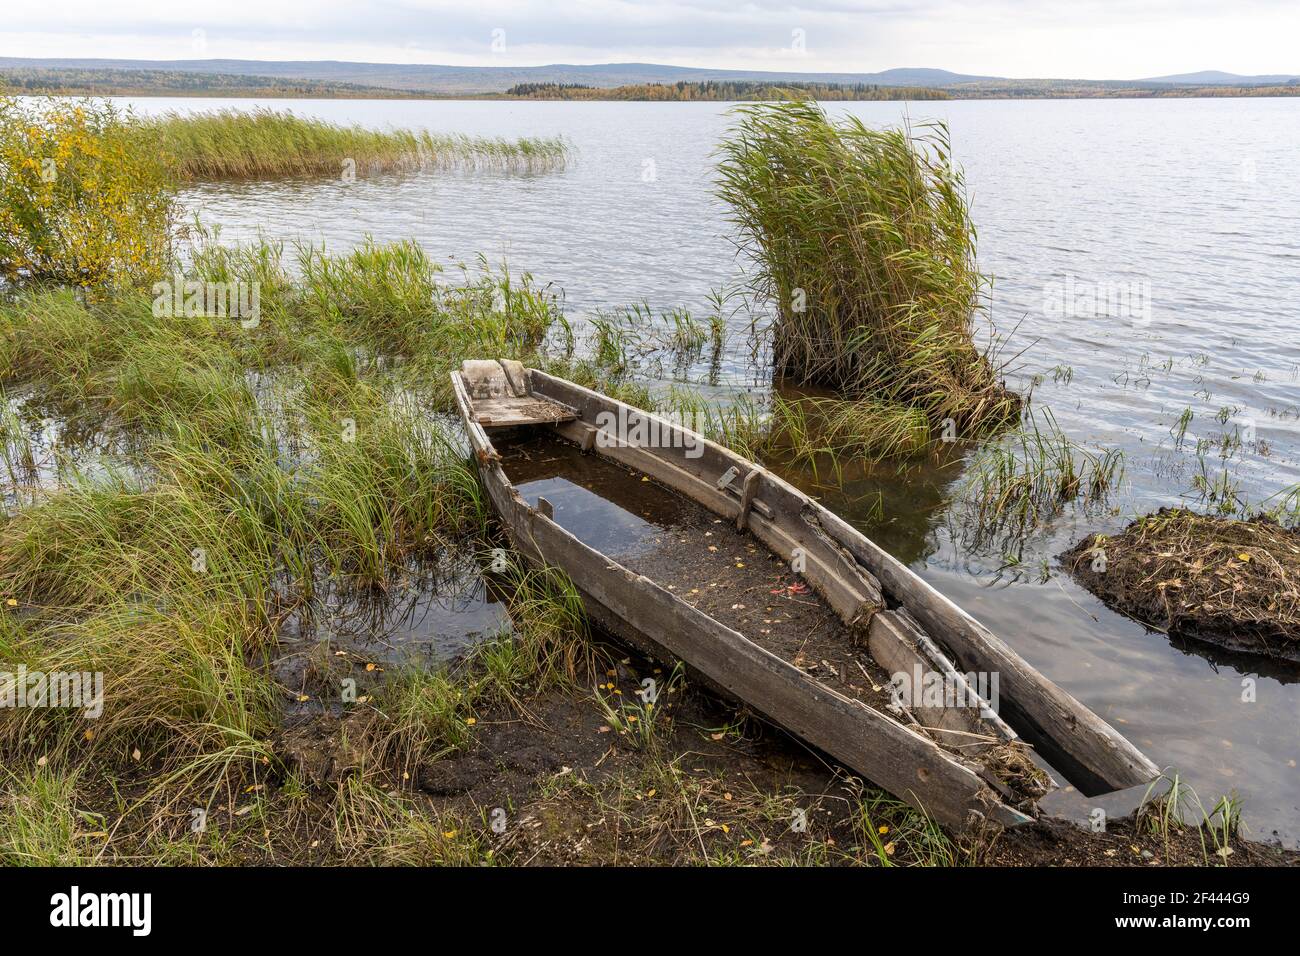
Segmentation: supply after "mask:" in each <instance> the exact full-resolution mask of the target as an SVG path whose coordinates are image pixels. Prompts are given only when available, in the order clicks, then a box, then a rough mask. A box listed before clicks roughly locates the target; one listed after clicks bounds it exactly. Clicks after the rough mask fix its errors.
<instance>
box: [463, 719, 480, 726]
mask: <svg viewBox="0 0 1300 956" xmlns="http://www.w3.org/2000/svg"><path fill="white" fill-rule="evenodd" d="M477 723H478V720H477V719H476V718H474V717H467V718H466V719H465V725H466V726H467V727H473V726H474V725H475V724H477Z"/></svg>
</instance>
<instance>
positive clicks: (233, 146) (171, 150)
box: [141, 109, 569, 182]
mask: <svg viewBox="0 0 1300 956" xmlns="http://www.w3.org/2000/svg"><path fill="white" fill-rule="evenodd" d="M141 129H142V131H147V132H148V133H149V134H150V135H151V136H152V137H154V139H155V140H156V141H157V142H158V144H159V146H160V148H161V149H162V151H163V152H164V153H165V154H166V155H167V156H169V157H170V158H171V160H172V163H173V165H174V167H175V169H176V172H177V175H178V176H179V177H180V178H181V179H183V180H186V181H190V182H194V181H202V180H219V179H273V178H282V177H293V176H335V177H342V176H351V175H366V174H371V173H382V172H412V171H417V170H441V169H459V168H466V169H484V170H506V171H521V172H545V171H548V170H554V169H560V168H563V166H564V164H565V162H566V160H567V158H568V151H569V150H568V146H567V144H566V143H565V142H564V140H563V139H561V138H559V137H521V138H519V139H505V138H493V137H481V136H466V135H460V134H438V133H431V132H429V131H427V130H410V129H388V130H376V129H367V128H365V127H363V126H360V125H352V126H346V125H341V124H338V123H331V122H328V121H326V120H321V119H313V118H309V117H303V116H295V115H294V114H293V113H291V112H289V111H287V110H284V111H281V110H271V109H256V110H248V111H243V110H216V111H213V112H208V113H194V114H188V113H187V114H181V113H174V112H172V113H165V114H163V115H161V116H159V117H157V118H152V119H147V120H142V121H141Z"/></svg>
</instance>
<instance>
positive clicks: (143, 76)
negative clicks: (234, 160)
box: [0, 64, 420, 99]
mask: <svg viewBox="0 0 1300 956" xmlns="http://www.w3.org/2000/svg"><path fill="white" fill-rule="evenodd" d="M0 88H7V89H9V90H12V91H14V92H17V93H49V94H56V95H63V96H97V95H108V94H112V95H116V96H245V97H249V96H252V97H291V98H313V99H319V98H325V97H328V98H330V99H351V98H358V99H359V98H363V97H365V98H377V97H411V96H419V95H420V94H419V93H415V92H412V91H410V90H387V89H384V88H383V87H378V86H362V85H361V84H359V83H326V82H320V81H317V80H305V79H299V78H296V77H279V78H277V77H269V76H254V75H244V74H230V73H186V72H183V71H180V70H137V69H131V70H126V69H107V68H105V69H73V68H58V67H52V68H32V67H9V66H5V65H3V64H0Z"/></svg>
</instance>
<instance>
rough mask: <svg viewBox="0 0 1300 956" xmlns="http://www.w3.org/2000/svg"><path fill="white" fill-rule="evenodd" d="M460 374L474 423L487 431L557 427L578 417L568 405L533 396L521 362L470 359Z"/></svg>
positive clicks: (462, 364)
mask: <svg viewBox="0 0 1300 956" xmlns="http://www.w3.org/2000/svg"><path fill="white" fill-rule="evenodd" d="M460 375H461V380H462V381H463V382H464V383H465V392H466V394H467V395H468V396H469V400H470V406H471V410H472V411H473V413H474V420H475V421H476V422H478V423H479V424H480V425H482V426H483V427H484V428H514V427H516V426H519V425H544V424H555V423H557V422H571V421H573V420H574V419H576V418H577V417H578V413H577V412H576V411H575V410H574V409H572V408H570V407H569V406H568V405H562V404H560V403H559V402H553V401H551V400H550V399H549V398H543V397H542V396H540V395H534V394H532V392H530V391H529V389H528V370H527V369H526V368H524V366H523V365H522V364H521V363H519V362H514V361H511V360H510V359H499V360H487V361H484V360H472V359H471V360H466V361H464V362H462V363H461V366H460Z"/></svg>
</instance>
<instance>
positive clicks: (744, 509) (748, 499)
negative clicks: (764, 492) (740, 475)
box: [736, 468, 763, 531]
mask: <svg viewBox="0 0 1300 956" xmlns="http://www.w3.org/2000/svg"><path fill="white" fill-rule="evenodd" d="M762 477H763V473H762V472H761V471H759V470H758V469H757V468H755V469H754V470H753V471H751V472H750V473H749V474H747V475H746V476H745V487H744V490H743V491H742V492H741V494H740V513H739V514H737V515H736V530H737V531H744V530H745V525H746V524H748V523H749V511H750V509H751V508H752V507H754V493H755V492H756V491H758V481H759V479H760V478H762Z"/></svg>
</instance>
